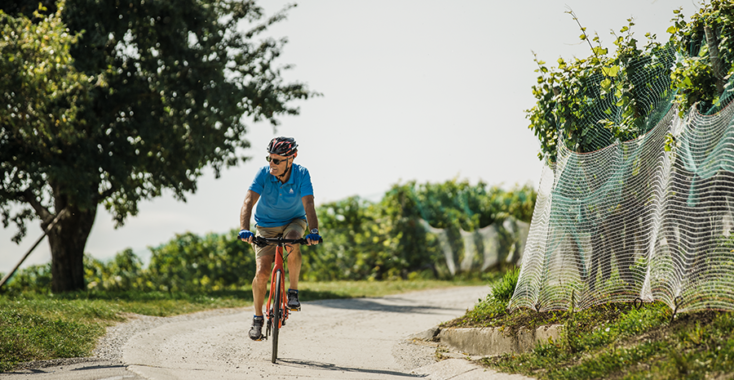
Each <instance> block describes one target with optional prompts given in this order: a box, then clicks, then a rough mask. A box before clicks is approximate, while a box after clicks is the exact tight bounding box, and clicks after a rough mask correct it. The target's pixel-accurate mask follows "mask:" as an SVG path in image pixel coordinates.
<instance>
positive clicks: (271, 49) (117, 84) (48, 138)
mask: <svg viewBox="0 0 734 380" xmlns="http://www.w3.org/2000/svg"><path fill="white" fill-rule="evenodd" d="M26 3H30V2H19V3H16V4H13V5H8V6H7V9H8V11H11V12H15V13H16V14H15V15H14V16H9V15H3V16H2V17H3V23H2V24H3V28H4V29H3V45H1V47H2V59H1V61H0V65H2V74H0V75H2V81H0V96H3V97H4V99H7V100H8V104H9V106H8V107H7V108H3V109H2V110H0V171H1V173H2V176H1V177H0V178H2V181H1V182H0V211H1V212H2V220H3V224H4V226H5V227H7V226H8V225H9V224H10V223H11V222H13V223H15V224H16V225H17V226H18V234H17V235H16V236H15V237H14V240H15V241H16V242H17V241H20V239H22V237H23V236H24V234H25V231H26V230H25V225H26V223H27V222H29V221H31V220H33V219H36V218H38V219H41V226H42V227H43V228H44V229H45V228H46V226H47V225H48V223H49V222H50V221H51V220H52V219H53V218H54V217H58V222H57V223H56V224H55V225H54V228H52V229H51V230H49V231H48V236H49V244H50V246H51V254H52V275H53V284H52V290H53V291H54V292H61V291H70V290H77V289H82V288H84V270H83V252H84V246H85V244H86V240H87V237H88V235H89V232H90V230H91V228H92V225H93V223H94V219H95V216H96V212H97V207H98V206H99V205H104V207H105V208H106V209H107V210H108V211H109V212H110V213H111V214H112V215H113V218H114V220H115V222H116V225H117V226H120V225H122V224H123V223H124V221H125V219H126V218H127V217H128V216H131V215H136V213H137V211H138V208H137V204H138V202H139V201H141V200H143V199H150V198H153V197H156V196H160V195H161V192H162V190H163V189H169V190H172V191H173V193H174V196H175V197H176V198H177V199H179V200H185V195H186V193H188V192H195V191H196V181H197V179H198V177H199V176H201V174H202V169H203V168H204V167H207V166H211V167H212V168H213V169H214V171H215V174H216V175H217V176H219V173H220V171H221V169H222V168H223V167H229V166H233V165H236V164H237V162H238V161H239V160H243V161H244V160H245V157H240V156H239V155H238V153H237V149H238V148H247V147H248V146H249V143H248V142H247V141H246V140H245V139H243V135H244V134H245V132H246V126H245V124H244V122H243V118H251V119H253V120H255V121H260V120H268V121H269V122H270V123H271V124H273V125H277V119H276V117H277V116H279V115H283V114H298V108H295V107H293V106H290V105H289V104H290V103H291V101H293V100H295V99H307V98H309V97H310V96H312V95H314V93H311V92H309V91H308V90H307V88H306V86H305V85H303V84H299V83H290V84H284V83H283V80H282V78H281V70H282V69H287V68H288V66H285V67H277V66H275V65H274V61H275V60H276V59H277V58H278V56H279V55H280V51H281V48H282V46H283V44H285V42H286V40H285V39H282V40H280V41H276V40H273V39H262V40H259V41H255V37H257V36H258V35H259V34H260V33H262V32H263V31H265V30H266V29H267V27H268V26H269V25H272V24H273V23H275V22H278V21H281V20H283V19H284V18H285V16H286V13H285V12H286V10H285V9H284V10H283V11H281V12H280V13H277V14H276V15H274V16H273V17H270V18H267V19H265V20H263V21H261V20H262V19H263V17H264V16H263V10H262V9H261V8H260V7H258V6H257V5H256V4H255V3H254V1H220V0H184V1H177V2H169V1H163V0H114V1H94V0H69V1H67V2H66V3H65V4H64V3H59V4H58V5H55V4H47V6H48V8H49V9H50V10H51V11H52V12H55V14H52V15H50V16H46V17H43V18H38V17H37V18H36V19H34V20H30V19H29V18H28V13H29V12H30V10H31V9H33V8H31V7H30V6H28V5H27V4H26ZM11 8H12V9H11ZM42 10H44V9H43V8H42ZM62 21H63V23H62ZM64 24H65V26H64ZM243 24H247V25H250V26H251V28H250V29H249V30H247V31H241V28H242V27H243ZM44 28H45V29H44ZM67 28H68V30H67ZM13 33H15V34H13ZM15 35H18V36H25V38H26V41H27V42H26V43H25V44H24V43H21V42H18V40H17V39H16V38H15V37H14V36H15ZM75 41H76V43H74V42H75ZM30 68H32V69H33V70H36V71H38V70H48V71H49V73H47V74H45V77H44V76H42V75H41V74H38V73H36V72H33V73H31V72H30V71H28V70H29V69H30ZM24 70H26V71H24ZM26 74H27V75H26ZM39 85H40V87H39ZM44 86H46V87H44ZM34 89H36V90H34Z"/></svg>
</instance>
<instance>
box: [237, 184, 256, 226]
mask: <svg viewBox="0 0 734 380" xmlns="http://www.w3.org/2000/svg"><path fill="white" fill-rule="evenodd" d="M258 199H260V194H258V193H256V192H254V191H252V190H247V195H245V201H244V202H243V203H242V209H241V210H240V230H249V229H250V217H251V216H252V207H253V206H255V203H257V200H258Z"/></svg>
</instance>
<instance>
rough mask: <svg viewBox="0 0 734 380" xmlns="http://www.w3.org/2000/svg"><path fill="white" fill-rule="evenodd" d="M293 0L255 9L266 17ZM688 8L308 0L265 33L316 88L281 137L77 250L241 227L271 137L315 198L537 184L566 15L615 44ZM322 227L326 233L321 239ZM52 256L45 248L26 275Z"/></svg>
mask: <svg viewBox="0 0 734 380" xmlns="http://www.w3.org/2000/svg"><path fill="white" fill-rule="evenodd" d="M290 3H292V1H280V0H267V1H259V2H258V4H260V5H261V6H262V7H263V8H264V9H265V12H266V14H267V15H271V14H273V13H275V12H277V11H279V10H281V9H282V8H283V7H284V6H285V5H286V4H290ZM698 4H699V2H697V1H691V0H656V1H653V0H617V1H615V2H613V3H612V2H609V1H598V0H563V1H559V0H516V1H495V0H483V1H478V0H477V1H469V0H457V1H446V0H444V1H431V0H389V1H388V0H349V1H345V0H305V1H302V2H300V3H298V5H297V7H295V8H293V9H291V10H290V11H289V13H288V19H287V20H285V21H283V22H280V23H278V24H276V25H273V26H272V27H271V28H270V30H269V31H268V34H267V35H268V36H272V37H275V38H282V37H287V38H288V43H287V45H286V46H285V48H284V50H283V54H282V55H281V57H280V61H279V62H280V63H281V64H283V65H285V64H292V65H294V68H293V69H291V70H288V71H285V72H284V73H283V74H284V78H285V80H286V81H287V82H293V81H298V82H302V83H306V84H307V85H308V86H309V88H310V89H311V90H313V91H316V92H319V93H321V94H323V96H320V97H315V98H312V99H309V100H306V101H299V102H298V103H295V104H296V105H298V106H299V107H300V110H301V112H300V115H298V116H287V117H281V118H280V121H281V125H280V126H278V127H277V129H276V130H274V129H273V127H272V126H271V125H270V124H267V123H253V122H248V123H247V124H248V126H249V131H248V134H247V135H246V136H245V138H246V139H247V140H249V141H250V143H251V146H252V147H251V148H250V149H249V150H247V151H245V152H244V154H246V155H248V156H250V157H252V159H251V160H249V161H247V162H245V163H243V164H240V165H239V166H238V167H235V168H230V169H227V170H224V171H223V172H222V175H221V177H220V178H219V179H215V178H214V175H213V173H212V171H206V173H205V175H204V176H203V177H202V178H200V179H199V183H198V191H197V192H196V193H195V194H190V195H189V196H188V197H187V202H185V203H184V202H179V201H176V200H175V199H174V198H173V196H172V194H171V193H170V192H164V194H163V196H162V197H159V198H155V199H153V200H150V201H145V202H142V203H141V204H140V205H139V209H140V212H139V213H138V215H137V216H135V217H131V218H129V219H128V220H127V221H126V223H125V225H124V226H123V227H121V228H118V229H115V228H114V223H113V222H112V218H111V216H110V214H109V213H108V212H107V211H106V210H104V208H103V207H100V209H99V210H98V212H97V219H96V221H95V224H94V227H93V229H92V232H91V234H90V237H89V240H88V242H87V246H86V249H85V251H86V252H88V253H89V254H90V255H92V256H93V257H95V258H98V259H101V260H107V259H110V258H112V257H113V256H114V255H115V254H116V253H117V252H119V251H122V250H123V249H125V248H128V247H129V248H132V249H133V250H134V251H135V252H136V253H138V254H139V255H141V256H143V257H144V258H146V257H147V255H149V253H148V251H147V249H146V247H149V246H158V245H160V244H162V243H165V242H167V241H168V240H170V239H172V238H173V237H174V236H175V234H177V233H184V232H187V231H190V232H193V233H197V234H206V233H209V232H216V233H222V232H226V231H228V230H230V229H233V228H236V229H238V228H239V210H240V206H241V205H242V201H243V199H244V195H245V192H246V191H247V188H248V186H249V185H250V183H251V182H252V179H253V177H254V175H255V172H256V171H257V170H258V169H259V168H260V167H262V166H264V165H266V164H267V163H266V162H265V159H264V158H265V156H266V154H267V153H266V147H267V144H268V142H269V140H270V139H271V138H273V137H275V136H289V137H294V138H296V140H297V142H298V144H299V154H298V157H297V158H296V162H297V163H299V164H301V165H304V166H305V167H307V168H308V169H309V171H310V173H311V177H312V181H313V186H314V193H315V199H316V203H317V204H322V203H324V202H331V201H337V200H340V199H343V198H346V197H349V196H353V195H358V196H360V197H363V198H366V199H371V200H379V199H380V198H381V196H382V194H384V192H385V191H387V190H389V188H390V187H391V185H393V184H395V183H400V182H402V183H404V182H407V181H411V180H415V181H417V182H419V183H425V182H444V181H447V180H451V179H454V178H457V179H460V180H468V181H470V182H471V183H477V182H478V181H480V180H481V181H484V182H485V183H487V184H489V185H501V186H503V187H505V188H510V187H512V186H514V185H516V184H519V185H524V184H530V185H532V186H533V187H537V185H538V181H539V179H540V173H541V169H542V164H541V162H540V161H539V160H538V158H537V153H538V152H539V143H538V141H537V139H536V138H535V136H534V135H533V133H532V131H531V130H530V129H528V120H527V119H526V118H525V112H524V110H526V109H529V108H531V107H532V106H533V104H534V98H533V96H532V93H531V87H532V85H533V84H534V83H536V78H537V73H535V72H534V70H535V69H536V68H537V66H536V65H535V63H534V61H533V52H535V53H536V54H537V55H538V58H539V59H542V60H544V61H546V62H548V63H549V64H552V63H554V62H555V61H556V60H557V59H558V58H559V57H563V58H565V59H569V58H572V57H574V56H576V57H587V56H589V55H590V54H591V52H590V49H589V46H588V45H587V44H586V43H585V42H582V41H580V39H579V35H580V34H581V32H580V30H579V28H578V26H577V25H576V23H575V21H573V19H572V18H571V16H569V15H568V14H566V13H565V12H566V11H568V10H569V9H572V10H573V11H574V12H575V13H576V15H577V16H578V18H579V20H580V22H581V23H582V25H583V26H585V27H586V28H587V32H588V33H592V34H593V33H594V32H597V33H598V34H599V36H600V37H601V38H602V42H603V45H605V47H609V48H610V50H613V49H611V48H612V40H613V37H612V36H611V35H610V33H609V32H610V30H612V29H613V30H615V31H618V30H619V29H620V28H621V27H623V26H625V25H627V19H628V18H630V17H633V18H634V20H635V24H636V25H635V26H634V27H633V29H632V30H633V32H635V35H636V36H637V38H638V39H639V40H640V41H643V42H644V41H645V37H644V35H645V34H646V33H647V32H651V33H653V34H656V35H657V36H658V41H661V42H665V41H667V40H668V34H667V33H666V30H667V28H668V27H669V26H670V25H671V22H670V19H671V18H672V17H673V10H674V9H678V8H683V13H684V14H685V15H687V16H690V15H692V14H693V13H694V12H695V11H696V10H697V9H699V6H698ZM14 233H15V228H14V227H13V226H11V227H9V228H8V229H0V272H7V271H8V270H10V268H12V267H13V266H14V265H15V263H16V262H17V261H18V260H20V259H21V257H22V256H23V255H24V254H25V252H26V251H27V250H28V249H29V248H30V246H31V245H32V244H33V242H34V241H35V240H36V239H37V238H38V237H39V236H41V234H42V231H41V229H40V227H39V225H38V221H34V222H33V223H32V225H30V226H29V228H28V234H27V237H26V238H25V239H24V240H23V242H22V243H21V244H20V245H16V244H15V243H12V242H11V241H10V238H11V236H12V235H13V234H14ZM328 234H329V232H328V231H326V230H324V231H322V235H323V236H324V238H325V239H328ZM50 259H51V254H50V249H49V247H48V242H47V241H46V240H44V241H43V242H42V243H41V244H40V245H39V246H38V248H36V250H35V251H33V253H32V254H31V255H30V256H29V258H28V259H27V260H26V262H25V263H24V265H23V266H24V267H25V266H28V265H32V264H42V263H47V262H49V261H50Z"/></svg>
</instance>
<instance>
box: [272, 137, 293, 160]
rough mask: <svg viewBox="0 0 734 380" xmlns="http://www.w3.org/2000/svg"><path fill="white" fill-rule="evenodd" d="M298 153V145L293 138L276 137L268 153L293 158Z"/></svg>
mask: <svg viewBox="0 0 734 380" xmlns="http://www.w3.org/2000/svg"><path fill="white" fill-rule="evenodd" d="M297 151H298V144H296V140H295V139H294V138H293V137H282V136H281V137H276V138H274V139H272V140H270V144H268V153H271V154H277V155H280V156H286V157H287V156H292V155H293V154H295V153H296V152H297Z"/></svg>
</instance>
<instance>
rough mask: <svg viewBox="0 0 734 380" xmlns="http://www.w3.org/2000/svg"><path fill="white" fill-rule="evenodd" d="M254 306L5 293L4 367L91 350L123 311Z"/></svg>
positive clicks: (335, 292) (340, 293)
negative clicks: (106, 328) (107, 327)
mask: <svg viewBox="0 0 734 380" xmlns="http://www.w3.org/2000/svg"><path fill="white" fill-rule="evenodd" d="M478 284H481V281H479V280H464V281H457V282H449V281H430V280H416V281H335V282H301V283H300V286H299V288H300V289H301V297H300V298H301V300H303V301H313V300H320V299H333V298H353V297H379V296H384V295H389V294H396V293H403V292H409V291H416V290H424V289H433V288H443V287H450V286H456V285H478ZM250 305H252V292H251V289H249V288H244V289H241V290H230V291H217V292H208V293H198V294H191V293H168V292H134V291H128V292H75V293H66V294H58V295H53V294H36V293H21V294H15V295H0V372H4V371H8V370H10V369H12V368H13V367H14V366H15V365H16V364H17V363H20V362H27V361H34V360H48V359H56V358H71V357H83V356H89V355H91V352H92V350H93V349H94V345H95V343H96V341H97V339H98V338H99V337H101V336H102V335H103V334H104V333H105V327H106V326H109V325H111V324H114V323H117V322H123V321H125V317H124V313H136V314H143V315H152V316H161V317H165V316H172V315H178V314H186V313H192V312H196V311H201V310H208V309H217V308H233V307H244V306H250Z"/></svg>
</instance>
